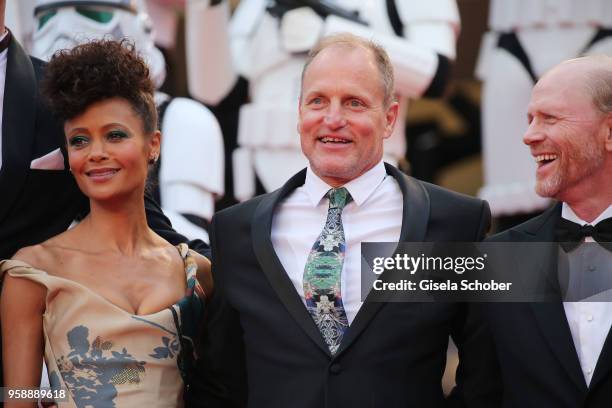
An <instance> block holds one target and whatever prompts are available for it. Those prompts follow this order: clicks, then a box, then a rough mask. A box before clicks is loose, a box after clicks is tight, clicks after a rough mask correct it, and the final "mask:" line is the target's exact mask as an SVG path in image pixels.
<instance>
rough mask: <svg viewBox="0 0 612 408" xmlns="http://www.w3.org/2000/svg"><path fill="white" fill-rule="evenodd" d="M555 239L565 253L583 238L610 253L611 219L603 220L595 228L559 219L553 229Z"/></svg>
mask: <svg viewBox="0 0 612 408" xmlns="http://www.w3.org/2000/svg"><path fill="white" fill-rule="evenodd" d="M555 237H556V239H557V242H559V243H560V245H561V246H562V247H563V250H564V251H565V252H569V251H571V250H573V249H574V248H576V247H577V246H578V245H580V244H581V243H582V241H583V240H584V238H585V237H592V238H593V239H594V240H595V241H597V243H598V244H599V245H601V246H602V247H604V248H606V249H607V250H608V251H612V218H608V219H605V220H603V221H601V222H599V223H597V225H595V226H593V225H580V224H576V223H575V222H571V221H568V220H566V219H565V218H561V219H560V220H559V221H558V222H557V226H556V228H555Z"/></svg>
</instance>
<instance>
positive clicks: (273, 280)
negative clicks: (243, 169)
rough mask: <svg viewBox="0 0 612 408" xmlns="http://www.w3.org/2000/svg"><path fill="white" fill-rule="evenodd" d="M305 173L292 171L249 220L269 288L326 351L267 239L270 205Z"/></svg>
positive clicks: (273, 206)
mask: <svg viewBox="0 0 612 408" xmlns="http://www.w3.org/2000/svg"><path fill="white" fill-rule="evenodd" d="M305 174H306V172H305V171H302V172H300V173H298V174H296V175H295V176H294V177H292V178H291V179H290V180H289V181H288V182H287V183H286V184H285V185H284V186H283V187H282V188H281V189H280V190H277V191H276V192H274V193H272V194H270V195H268V196H266V197H265V198H263V199H262V200H261V202H260V203H259V205H258V206H257V208H256V209H255V213H254V215H253V220H252V223H251V225H252V231H253V232H252V234H253V250H254V252H255V256H256V257H257V260H258V261H259V264H260V265H261V269H262V271H263V272H264V274H265V275H266V277H267V278H268V281H269V282H270V285H272V288H273V289H274V291H275V292H276V294H277V295H278V297H279V298H280V300H281V301H282V302H283V304H284V305H285V307H286V308H287V310H288V311H289V313H290V314H291V316H293V318H294V319H295V321H296V322H297V323H298V324H299V325H300V327H301V328H302V329H303V330H304V331H305V332H306V334H307V335H308V337H310V338H311V339H312V341H314V342H315V343H316V344H317V345H318V346H319V347H320V348H321V350H322V351H323V352H324V353H325V354H327V355H330V352H329V348H328V347H327V345H326V344H325V341H324V340H323V337H322V336H321V333H320V332H319V329H318V328H317V326H316V325H315V323H314V321H313V320H312V317H311V316H310V314H309V313H308V310H306V306H304V303H303V302H302V299H301V298H300V296H299V295H298V293H297V292H296V290H295V286H293V283H292V282H291V279H290V278H289V275H287V272H286V271H285V269H284V268H283V265H282V263H281V262H280V260H279V259H278V256H277V255H276V252H275V251H274V246H273V245H272V239H271V232H272V216H273V214H274V209H275V208H276V206H277V205H278V204H279V203H280V201H281V200H282V199H283V198H284V197H286V196H287V195H288V194H290V193H291V192H292V191H293V190H295V189H296V188H297V187H299V186H300V185H302V184H304V177H305Z"/></svg>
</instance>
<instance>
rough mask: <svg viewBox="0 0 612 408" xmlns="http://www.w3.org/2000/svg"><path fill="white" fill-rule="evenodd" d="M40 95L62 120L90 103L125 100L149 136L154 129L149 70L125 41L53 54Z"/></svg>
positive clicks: (89, 44)
mask: <svg viewBox="0 0 612 408" xmlns="http://www.w3.org/2000/svg"><path fill="white" fill-rule="evenodd" d="M41 86H42V93H43V95H44V96H45V98H46V100H47V102H48V103H49V107H50V108H51V110H52V111H53V112H54V113H55V114H56V116H58V117H59V118H60V119H61V120H62V121H66V120H70V119H72V118H74V117H76V116H78V115H80V114H82V113H83V112H85V110H87V108H88V107H89V106H91V105H92V104H94V103H96V102H99V101H103V100H105V99H110V98H115V97H120V98H123V99H125V100H127V101H128V102H129V103H130V105H131V106H132V108H133V109H134V112H135V113H136V114H137V115H138V116H139V117H140V118H141V119H142V122H143V129H144V132H145V133H146V134H150V133H152V132H154V131H155V130H156V129H157V108H156V107H155V101H154V99H153V95H154V92H155V87H154V85H153V82H152V81H151V79H150V78H149V68H148V67H147V64H145V62H144V61H143V59H142V58H140V56H139V55H138V54H137V52H136V50H135V47H134V44H133V43H132V42H130V41H128V40H125V39H124V40H121V41H114V40H110V39H102V40H93V41H90V42H87V43H85V44H81V45H78V46H76V47H74V48H72V49H69V50H60V51H57V52H56V53H55V54H54V55H53V57H52V58H51V61H49V64H47V67H46V70H45V77H44V78H43V80H42V85H41Z"/></svg>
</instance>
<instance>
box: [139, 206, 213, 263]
mask: <svg viewBox="0 0 612 408" xmlns="http://www.w3.org/2000/svg"><path fill="white" fill-rule="evenodd" d="M145 210H146V212H147V222H148V223H149V227H151V229H153V230H154V231H155V232H157V233H158V234H159V235H161V236H162V237H163V238H164V239H165V240H167V241H168V242H170V243H171V244H172V245H178V244H180V243H181V242H186V243H187V244H188V245H189V248H191V249H193V250H194V251H197V252H199V253H200V254H202V255H204V256H205V257H207V258H209V259H210V247H209V246H208V245H206V243H204V242H203V241H202V240H199V239H195V240H192V241H189V240H188V239H187V238H186V237H184V236H183V235H181V234H179V233H178V232H176V231H175V230H174V229H173V228H172V224H171V223H170V220H169V219H168V218H167V217H166V216H165V215H164V213H163V212H162V209H161V208H160V207H159V205H158V204H157V203H156V202H155V200H153V199H152V198H151V197H150V196H149V195H148V194H145Z"/></svg>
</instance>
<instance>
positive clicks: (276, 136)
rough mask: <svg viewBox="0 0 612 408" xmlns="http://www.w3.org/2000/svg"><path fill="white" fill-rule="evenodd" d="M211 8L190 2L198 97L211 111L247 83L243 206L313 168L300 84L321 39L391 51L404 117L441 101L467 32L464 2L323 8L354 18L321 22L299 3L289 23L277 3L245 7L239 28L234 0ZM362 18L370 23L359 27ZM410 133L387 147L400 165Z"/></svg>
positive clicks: (250, 0) (190, 47)
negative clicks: (424, 99)
mask: <svg viewBox="0 0 612 408" xmlns="http://www.w3.org/2000/svg"><path fill="white" fill-rule="evenodd" d="M210 2H211V0H188V2H187V13H186V27H187V33H186V34H187V51H188V52H187V57H188V58H187V68H188V81H189V89H190V92H191V94H192V95H193V96H194V97H196V98H198V99H199V100H201V101H202V102H204V103H206V104H209V105H217V104H219V103H220V102H221V101H222V100H223V99H224V98H225V97H227V96H228V95H229V94H230V93H231V91H232V89H233V87H234V86H235V85H236V83H237V82H238V79H239V78H240V77H243V78H245V79H246V80H247V81H248V86H249V103H247V104H245V105H243V106H242V107H241V110H240V119H239V124H238V144H239V147H238V149H236V150H235V151H234V153H233V162H234V191H235V196H236V198H237V199H239V200H245V199H248V198H250V197H251V196H253V194H254V193H255V181H254V180H255V176H257V178H258V179H259V180H260V181H261V183H262V185H263V187H264V189H265V190H266V191H272V190H274V189H276V188H278V187H280V186H281V185H282V184H283V183H284V182H285V181H286V179H287V178H288V177H289V176H290V175H291V174H293V173H295V172H297V171H298V170H300V169H301V168H303V167H305V166H306V164H307V162H306V158H305V157H304V156H303V154H302V152H301V149H300V141H299V135H298V134H297V101H298V97H299V94H300V75H301V70H302V66H303V64H304V61H305V58H306V52H307V51H308V50H309V49H310V48H311V47H312V46H313V45H314V44H315V43H316V42H317V41H318V40H319V39H320V38H321V37H323V36H325V35H329V34H332V33H337V32H351V33H353V34H356V35H359V36H362V37H365V38H371V39H373V40H375V41H376V42H377V43H379V44H381V45H382V46H383V47H385V48H386V50H387V51H388V53H389V56H390V58H391V61H392V63H393V66H394V69H395V80H396V83H395V85H396V89H395V91H396V92H397V94H398V95H399V101H400V108H401V109H402V110H401V112H404V110H405V109H406V107H407V102H408V99H410V98H418V97H420V96H422V95H424V94H431V95H432V96H433V95H434V94H435V93H436V92H439V90H440V89H443V86H442V85H443V84H444V83H445V82H446V81H445V80H446V77H447V76H448V75H447V74H448V68H449V65H450V61H452V60H453V59H454V58H455V43H456V38H457V35H458V32H459V14H458V9H457V5H456V3H455V0H431V1H428V2H421V1H414V0H389V1H382V0H318V1H317V3H322V4H323V3H325V4H327V5H331V6H333V7H335V8H338V9H341V10H343V11H345V12H347V14H349V15H352V16H355V17H356V18H354V19H351V18H343V17H339V16H338V15H337V14H338V13H336V14H333V13H329V14H327V15H326V14H325V13H322V15H321V14H317V12H316V11H315V10H314V9H313V8H310V7H305V6H300V5H301V4H300V3H302V4H305V3H306V2H303V1H299V0H294V1H291V2H290V3H294V4H295V3H297V6H294V7H292V8H290V9H289V10H287V11H285V12H283V13H282V14H280V15H279V14H278V13H274V12H273V9H274V6H275V3H274V2H269V1H267V0H242V1H241V2H240V4H239V5H238V8H237V9H236V11H235V13H234V15H233V16H232V17H231V19H230V18H229V5H228V2H227V0H223V1H215V0H212V2H213V3H215V4H210ZM276 3H277V4H276V6H278V5H279V3H284V2H282V1H278V0H277V1H276ZM275 14H276V15H275ZM357 19H359V20H362V22H356V21H353V20H357ZM363 23H365V24H363ZM210 61H215V64H210V63H209V62H210ZM203 67H206V68H203ZM404 128H405V119H404V115H403V114H402V115H400V117H399V118H398V123H397V124H396V125H395V130H394V133H393V135H392V136H391V138H389V139H388V140H386V141H385V160H386V161H388V162H390V163H392V164H394V165H397V163H398V162H399V161H400V160H402V159H403V158H404V156H405V152H406V139H405V136H404Z"/></svg>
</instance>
